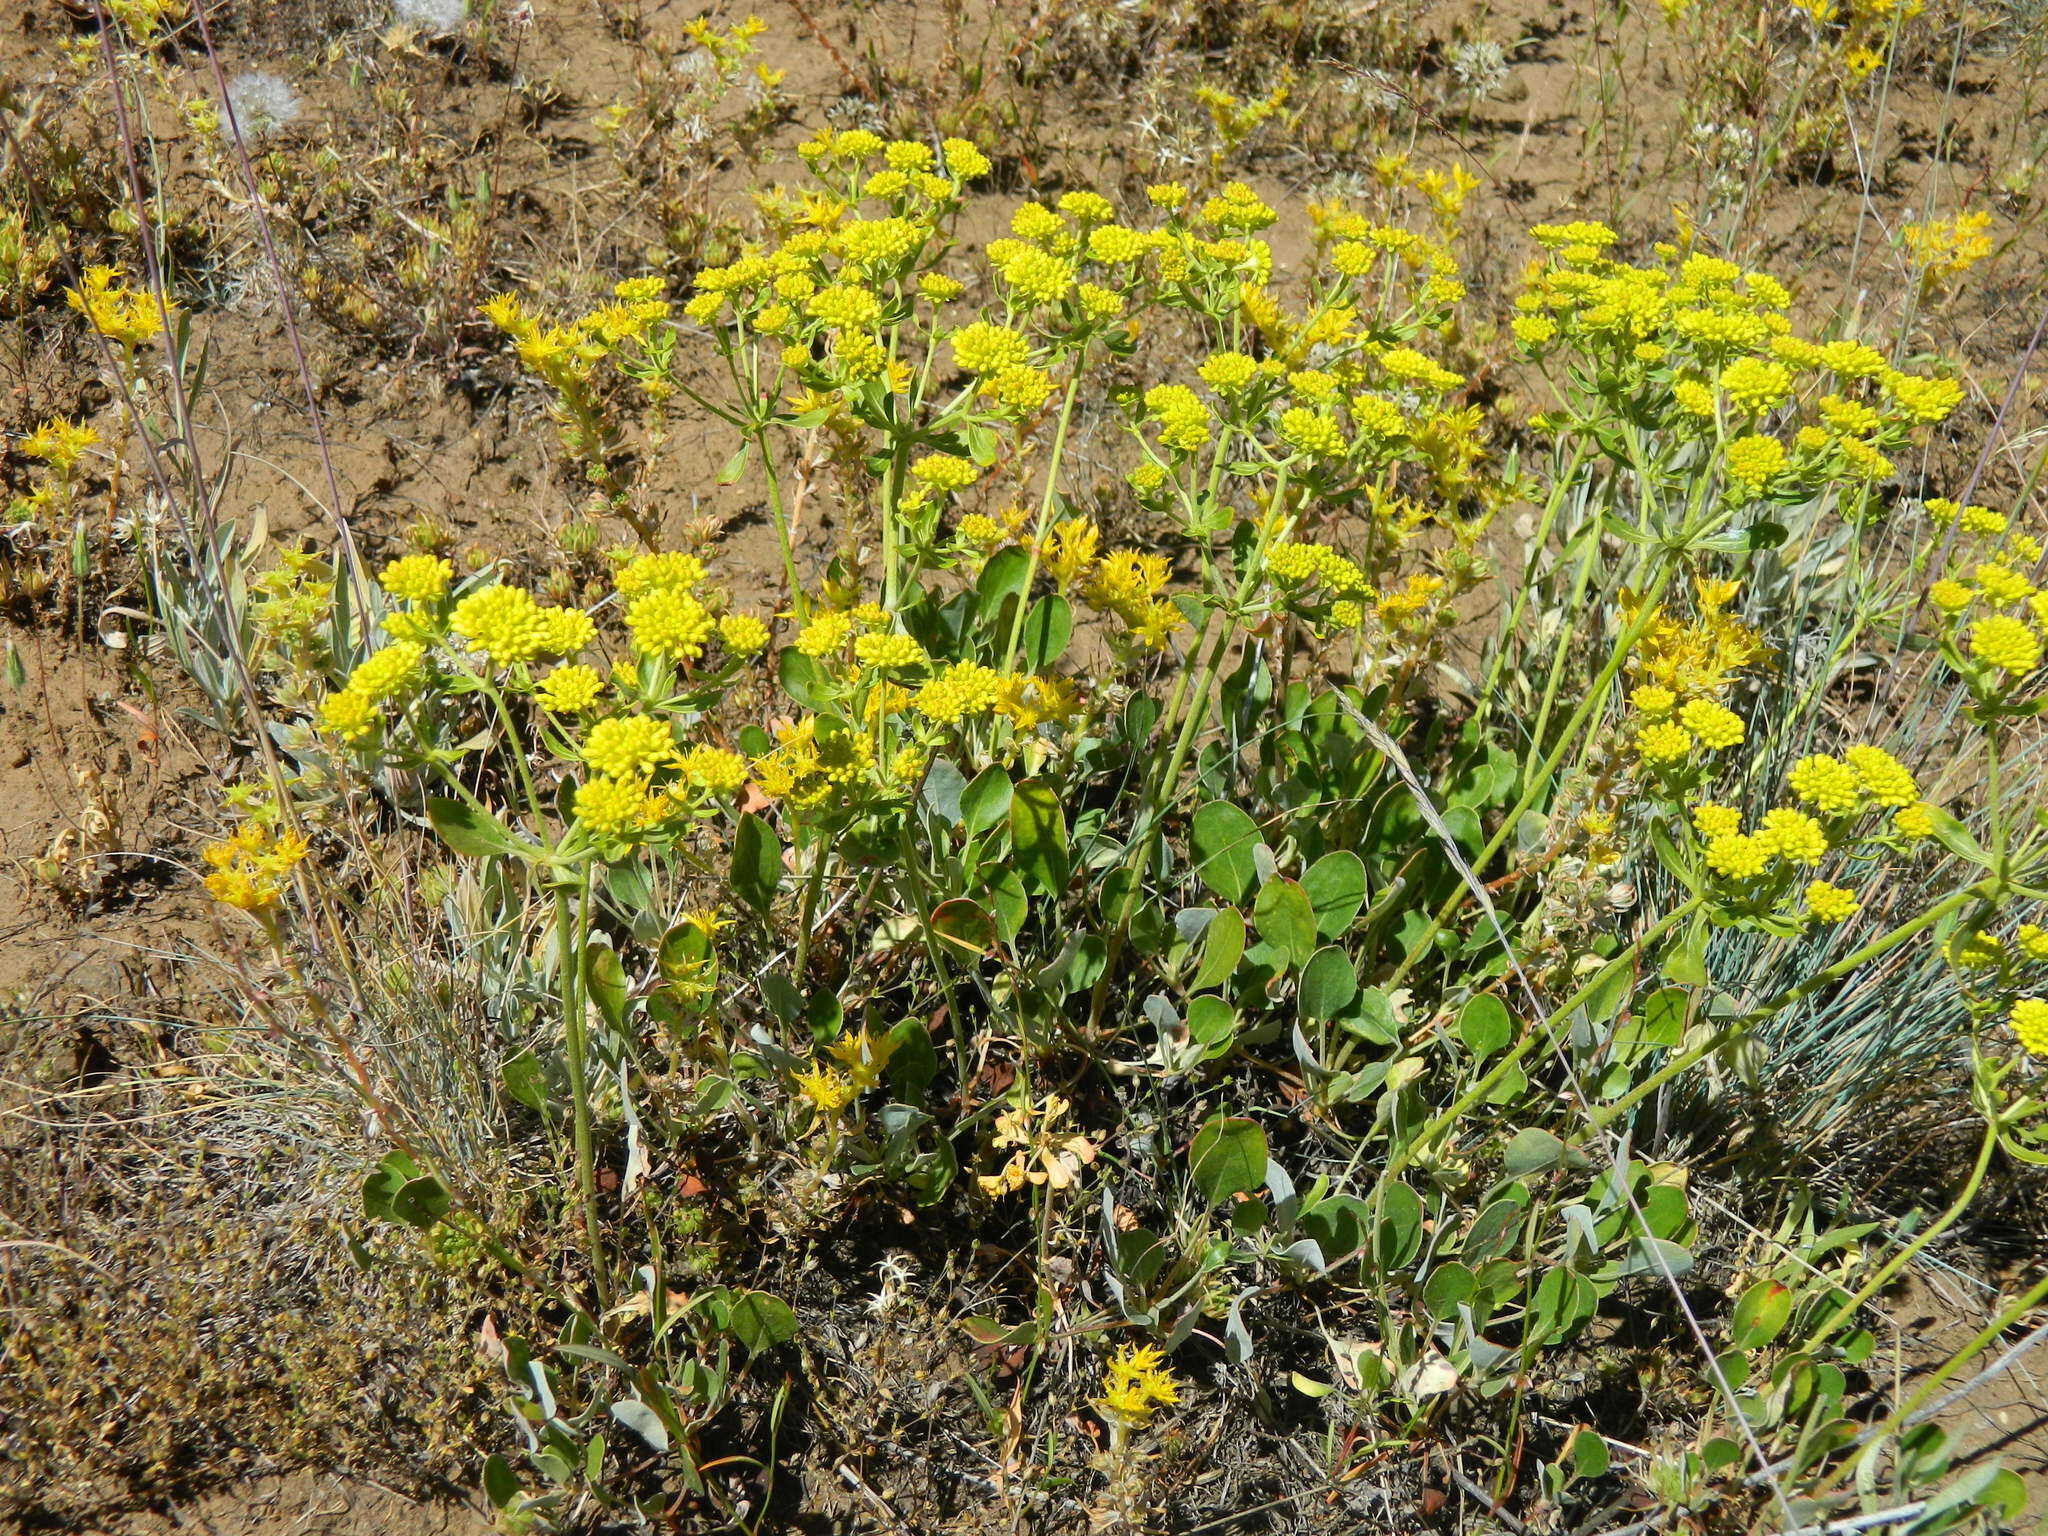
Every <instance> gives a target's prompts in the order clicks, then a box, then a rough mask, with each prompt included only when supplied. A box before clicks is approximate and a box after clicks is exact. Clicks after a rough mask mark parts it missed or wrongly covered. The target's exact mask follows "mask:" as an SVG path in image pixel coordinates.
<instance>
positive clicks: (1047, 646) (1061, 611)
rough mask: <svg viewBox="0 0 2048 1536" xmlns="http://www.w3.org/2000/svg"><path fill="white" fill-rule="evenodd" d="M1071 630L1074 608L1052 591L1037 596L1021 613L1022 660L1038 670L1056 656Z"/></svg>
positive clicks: (1056, 658)
mask: <svg viewBox="0 0 2048 1536" xmlns="http://www.w3.org/2000/svg"><path fill="white" fill-rule="evenodd" d="M1073 633H1074V610H1073V609H1072V608H1071V607H1069V606H1068V605H1067V600H1066V599H1065V598H1064V597H1061V596H1060V595H1059V594H1058V593H1057V592H1054V593H1052V594H1050V595H1049V596H1046V597H1041V598H1040V599H1039V600H1038V601H1037V602H1035V603H1033V604H1032V605H1031V611H1030V612H1029V613H1027V614H1025V615H1024V660H1025V662H1026V663H1027V664H1028V665H1029V666H1030V668H1031V670H1032V671H1033V672H1042V671H1044V670H1045V669H1046V668H1047V667H1048V666H1050V665H1051V664H1052V663H1053V662H1055V661H1057V660H1059V657H1060V653H1061V652H1062V651H1064V650H1065V649H1066V648H1067V641H1068V640H1069V639H1070V638H1071V637H1072V636H1073Z"/></svg>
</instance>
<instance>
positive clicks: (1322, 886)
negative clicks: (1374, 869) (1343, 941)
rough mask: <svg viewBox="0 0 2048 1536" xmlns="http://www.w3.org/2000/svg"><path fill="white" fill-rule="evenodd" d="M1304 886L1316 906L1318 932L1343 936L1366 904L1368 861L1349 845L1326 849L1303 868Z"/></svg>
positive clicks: (1331, 935) (1302, 885)
mask: <svg viewBox="0 0 2048 1536" xmlns="http://www.w3.org/2000/svg"><path fill="white" fill-rule="evenodd" d="M1301 888H1302V889H1303V890H1304V891H1307V892H1308V900H1309V905H1310V906H1311V907H1313V908H1314V909H1315V914H1316V932H1317V933H1319V934H1321V935H1322V936H1323V937H1324V938H1326V939H1333V940H1334V939H1338V938H1341V937H1343V935H1344V931H1345V930H1346V929H1347V928H1349V927H1350V926H1351V922H1352V919H1353V918H1355V917H1357V916H1358V913H1359V909H1360V908H1362V907H1363V906H1364V905H1365V861H1364V860H1363V859H1361V858H1359V856H1358V855H1357V854H1355V853H1352V852H1350V851H1349V850H1347V849H1342V848H1340V849H1338V850H1337V851H1336V852H1334V853H1326V854H1324V855H1323V856H1322V857H1321V858H1320V859H1317V860H1316V861H1315V863H1313V864H1311V865H1309V867H1308V868H1307V869H1306V870H1305V871H1303V873H1302V877H1301Z"/></svg>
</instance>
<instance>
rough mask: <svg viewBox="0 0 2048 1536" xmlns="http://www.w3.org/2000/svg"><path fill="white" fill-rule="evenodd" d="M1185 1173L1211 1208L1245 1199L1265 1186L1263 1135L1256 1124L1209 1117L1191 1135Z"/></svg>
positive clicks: (1228, 1118)
mask: <svg viewBox="0 0 2048 1536" xmlns="http://www.w3.org/2000/svg"><path fill="white" fill-rule="evenodd" d="M1188 1171H1189V1172H1190V1173H1191V1174H1192V1175H1193V1176H1194V1181H1195V1188H1197V1189H1198V1190H1200V1191H1201V1192H1202V1195H1203V1198H1205V1199H1206V1200H1207V1201H1208V1202H1209V1203H1210V1204H1211V1205H1219V1204H1221V1203H1222V1202H1223V1201H1225V1200H1227V1199H1229V1198H1230V1197H1231V1196H1232V1195H1248V1194H1250V1193H1251V1192H1252V1191H1253V1190H1255V1189H1258V1188H1260V1187H1261V1186H1262V1185H1264V1184H1265V1182H1266V1133H1265V1132H1264V1131H1262V1130H1260V1129H1259V1125H1258V1122H1257V1121H1256V1120H1247V1119H1244V1118H1243V1117H1241V1116H1237V1115H1213V1116H1211V1117H1210V1118H1209V1119H1208V1120H1207V1121H1205V1122H1204V1123H1203V1125H1202V1128H1201V1129H1200V1130H1199V1131H1197V1132H1195V1139H1194V1142H1193V1144H1192V1145H1191V1146H1190V1147H1189V1148H1188Z"/></svg>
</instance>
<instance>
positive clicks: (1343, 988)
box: [1298, 944, 1358, 1019]
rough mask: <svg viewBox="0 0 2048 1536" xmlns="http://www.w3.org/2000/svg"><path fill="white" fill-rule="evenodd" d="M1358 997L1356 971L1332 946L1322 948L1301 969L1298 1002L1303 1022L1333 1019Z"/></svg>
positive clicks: (1342, 954)
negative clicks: (1306, 1020) (1304, 1019)
mask: <svg viewBox="0 0 2048 1536" xmlns="http://www.w3.org/2000/svg"><path fill="white" fill-rule="evenodd" d="M1357 997H1358V969H1357V967H1356V966H1355V965H1353V964H1352V961H1351V957H1350V956H1349V955H1347V954H1345V953H1344V951H1343V950H1341V949H1339V948H1338V947H1337V946H1336V945H1334V944H1325V945H1324V946H1323V947H1322V948H1321V949H1319V950H1317V951H1316V952H1315V953H1314V954H1313V955H1311V956H1309V960H1308V964H1307V965H1305V966H1303V967H1302V968H1301V991H1300V995H1299V999H1298V1000H1299V1002H1300V1004H1301V1014H1302V1017H1303V1018H1306V1019H1334V1018H1336V1017H1337V1015H1338V1014H1340V1013H1342V1012H1343V1011H1344V1010H1345V1009H1346V1008H1349V1007H1350V1006H1351V1004H1352V1002H1353V1001H1354V1000H1355V999H1356V998H1357Z"/></svg>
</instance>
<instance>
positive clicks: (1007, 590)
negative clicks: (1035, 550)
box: [974, 544, 1031, 622]
mask: <svg viewBox="0 0 2048 1536" xmlns="http://www.w3.org/2000/svg"><path fill="white" fill-rule="evenodd" d="M1030 569H1031V557H1030V556H1029V555H1027V554H1025V553H1024V551H1023V550H1021V549H1019V548H1018V547H1017V546H1016V545H1014V544H1012V545H1011V546H1010V547H1009V548H1007V549H1000V550H997V551H996V553H995V554H994V555H992V556H990V557H989V562H988V564H987V565H985V566H983V567H982V570H981V580H980V581H978V582H976V583H975V588H974V590H975V595H976V598H977V599H978V606H979V608H980V613H981V618H982V620H983V622H987V621H988V620H991V619H994V618H997V617H999V616H1000V615H1001V613H1002V611H1003V605H1004V604H1005V603H1007V602H1010V601H1012V600H1013V599H1015V598H1017V597H1019V596H1021V595H1022V594H1023V591H1024V578H1025V576H1026V574H1027V573H1028V572H1029V571H1030Z"/></svg>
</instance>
